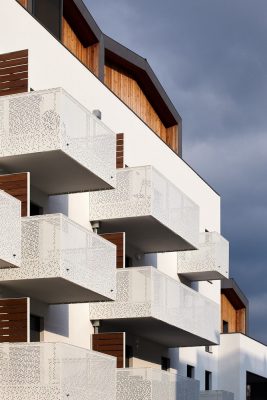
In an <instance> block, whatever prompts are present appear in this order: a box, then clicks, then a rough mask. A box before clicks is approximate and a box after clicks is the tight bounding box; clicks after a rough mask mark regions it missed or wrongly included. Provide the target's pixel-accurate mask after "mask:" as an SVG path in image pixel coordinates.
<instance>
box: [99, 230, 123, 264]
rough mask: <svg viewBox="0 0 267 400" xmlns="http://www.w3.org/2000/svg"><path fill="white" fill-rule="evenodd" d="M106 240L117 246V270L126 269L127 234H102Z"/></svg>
mask: <svg viewBox="0 0 267 400" xmlns="http://www.w3.org/2000/svg"><path fill="white" fill-rule="evenodd" d="M100 236H102V237H103V238H104V239H106V240H108V241H109V242H111V243H113V244H115V246H117V268H124V267H125V232H116V233H102V234H101V235H100Z"/></svg>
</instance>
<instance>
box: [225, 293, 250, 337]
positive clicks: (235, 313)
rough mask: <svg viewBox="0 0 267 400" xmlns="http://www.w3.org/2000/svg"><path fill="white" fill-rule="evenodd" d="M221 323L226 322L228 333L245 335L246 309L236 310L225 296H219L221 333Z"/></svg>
mask: <svg viewBox="0 0 267 400" xmlns="http://www.w3.org/2000/svg"><path fill="white" fill-rule="evenodd" d="M223 321H226V322H228V332H229V333H235V332H238V333H244V334H245V333H246V309H245V308H242V309H239V310H236V309H235V307H234V306H233V305H232V303H231V302H230V301H229V300H228V298H227V297H226V296H225V294H222V295H221V331H222V332H223Z"/></svg>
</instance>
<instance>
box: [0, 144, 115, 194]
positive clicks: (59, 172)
mask: <svg viewBox="0 0 267 400" xmlns="http://www.w3.org/2000/svg"><path fill="white" fill-rule="evenodd" d="M0 168H3V169H4V170H6V171H7V172H21V171H29V172H30V173H31V184H32V185H33V186H34V187H36V188H38V189H39V190H41V191H42V192H44V193H47V194H49V195H50V194H65V193H75V192H82V191H95V190H102V189H103V190H104V189H111V188H112V186H110V185H109V184H108V183H107V182H105V181H104V180H103V179H101V178H100V177H99V176H97V175H95V174H94V173H93V172H92V171H90V170H88V169H87V168H85V167H84V166H82V165H81V164H80V163H78V162H77V161H76V160H75V159H73V158H72V157H70V156H69V155H68V154H66V153H64V152H63V151H62V150H55V151H45V152H37V153H29V154H22V155H14V156H8V157H1V159H0ZM114 181H115V179H114Z"/></svg>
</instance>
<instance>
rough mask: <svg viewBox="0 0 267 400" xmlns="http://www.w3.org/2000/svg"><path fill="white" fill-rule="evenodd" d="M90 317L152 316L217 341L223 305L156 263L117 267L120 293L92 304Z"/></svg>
mask: <svg viewBox="0 0 267 400" xmlns="http://www.w3.org/2000/svg"><path fill="white" fill-rule="evenodd" d="M89 309H90V311H89V315H90V319H92V320H97V319H100V320H101V319H102V320H105V319H116V318H143V317H152V318H155V319H158V320H161V321H164V322H166V323H167V324H169V325H172V326H175V327H177V328H180V329H183V330H185V331H187V332H190V333H193V334H195V335H197V336H199V337H202V338H206V339H210V340H213V341H215V342H216V341H217V340H218V337H219V315H220V310H219V305H218V304H217V303H215V302H214V301H212V300H210V299H209V298H207V297H205V296H203V295H202V294H200V293H198V292H196V291H194V290H193V289H191V288H189V287H187V286H185V285H183V284H181V283H180V282H178V281H176V280H175V279H172V278H170V277H169V276H168V275H166V274H163V273H162V272H160V271H158V270H157V269H156V268H153V267H136V268H127V269H122V270H118V271H117V297H116V300H115V301H114V302H112V303H109V302H101V303H95V304H90V306H89Z"/></svg>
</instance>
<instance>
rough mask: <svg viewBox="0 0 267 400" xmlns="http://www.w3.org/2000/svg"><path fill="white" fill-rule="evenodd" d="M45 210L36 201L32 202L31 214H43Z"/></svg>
mask: <svg viewBox="0 0 267 400" xmlns="http://www.w3.org/2000/svg"><path fill="white" fill-rule="evenodd" d="M43 213H44V210H43V208H42V207H40V206H38V205H37V204H35V203H32V202H31V203H30V215H43Z"/></svg>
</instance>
